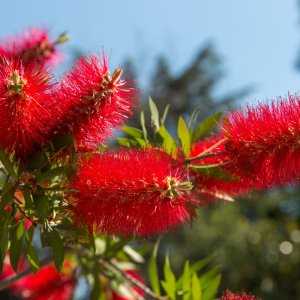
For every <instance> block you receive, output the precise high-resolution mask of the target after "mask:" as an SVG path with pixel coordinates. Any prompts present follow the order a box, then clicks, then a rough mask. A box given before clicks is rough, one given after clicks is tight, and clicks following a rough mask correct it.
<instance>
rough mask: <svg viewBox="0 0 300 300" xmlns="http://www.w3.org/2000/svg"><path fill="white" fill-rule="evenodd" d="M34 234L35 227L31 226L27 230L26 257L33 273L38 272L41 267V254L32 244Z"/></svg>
mask: <svg viewBox="0 0 300 300" xmlns="http://www.w3.org/2000/svg"><path fill="white" fill-rule="evenodd" d="M33 234H34V227H30V228H29V229H28V230H27V231H26V258H27V260H28V262H29V265H30V269H31V271H32V272H33V273H36V272H37V270H38V269H39V256H38V254H37V252H36V250H35V249H34V247H33V246H32V243H31V242H32V238H33Z"/></svg>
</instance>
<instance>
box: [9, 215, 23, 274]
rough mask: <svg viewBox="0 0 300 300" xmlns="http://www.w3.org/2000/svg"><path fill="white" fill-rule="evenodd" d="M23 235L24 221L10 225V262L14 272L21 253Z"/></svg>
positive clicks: (16, 269) (16, 270)
mask: <svg viewBox="0 0 300 300" xmlns="http://www.w3.org/2000/svg"><path fill="white" fill-rule="evenodd" d="M23 237H24V222H23V221H22V222H20V223H18V224H17V225H16V226H14V227H12V228H11V230H10V241H11V242H10V251H9V257H10V263H11V266H12V268H13V269H14V270H15V272H16V273H17V272H18V265H19V260H20V257H21V253H22V246H23Z"/></svg>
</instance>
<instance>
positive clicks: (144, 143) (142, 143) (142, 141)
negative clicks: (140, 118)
mask: <svg viewBox="0 0 300 300" xmlns="http://www.w3.org/2000/svg"><path fill="white" fill-rule="evenodd" d="M136 141H137V142H138V144H139V145H140V146H141V147H145V146H146V145H147V142H145V140H143V139H138V138H136Z"/></svg>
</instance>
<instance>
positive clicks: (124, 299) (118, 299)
mask: <svg viewBox="0 0 300 300" xmlns="http://www.w3.org/2000/svg"><path fill="white" fill-rule="evenodd" d="M125 273H126V275H129V276H130V277H131V278H133V279H135V280H136V281H139V282H143V278H142V277H141V275H140V274H139V273H138V272H137V271H136V270H126V271H125ZM130 290H131V294H132V297H130V298H128V296H127V295H126V296H125V295H123V294H121V293H120V292H116V291H113V293H112V300H138V299H140V298H138V296H143V295H144V294H145V292H144V291H143V290H141V289H139V288H138V287H136V286H133V285H132V286H131V287H130Z"/></svg>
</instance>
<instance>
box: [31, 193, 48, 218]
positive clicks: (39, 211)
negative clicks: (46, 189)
mask: <svg viewBox="0 0 300 300" xmlns="http://www.w3.org/2000/svg"><path fill="white" fill-rule="evenodd" d="M33 203H34V207H35V213H36V215H37V216H38V217H39V219H48V216H49V201H48V198H47V196H46V195H45V194H37V195H33Z"/></svg>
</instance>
